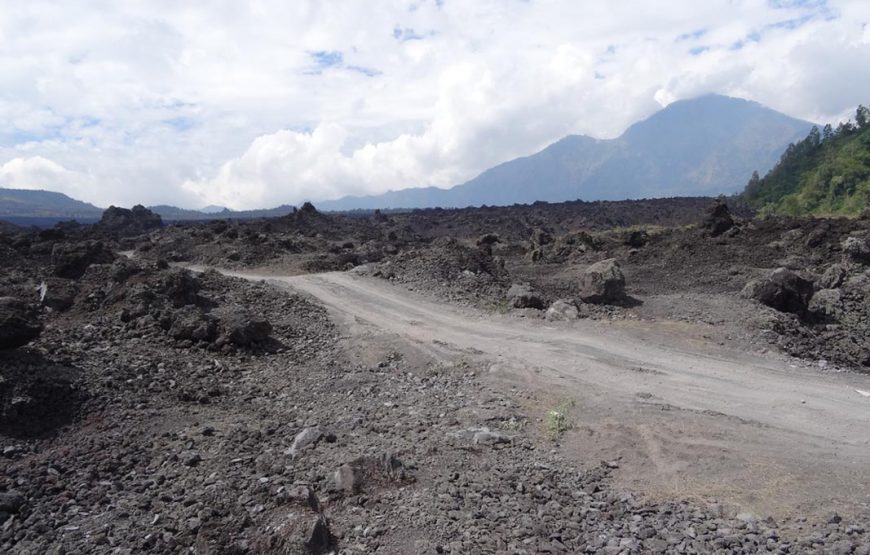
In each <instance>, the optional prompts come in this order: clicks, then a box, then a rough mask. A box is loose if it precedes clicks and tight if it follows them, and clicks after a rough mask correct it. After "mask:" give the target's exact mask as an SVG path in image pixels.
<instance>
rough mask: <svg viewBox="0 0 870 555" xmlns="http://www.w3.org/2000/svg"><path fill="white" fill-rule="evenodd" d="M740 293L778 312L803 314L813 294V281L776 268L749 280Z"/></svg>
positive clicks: (784, 269)
mask: <svg viewBox="0 0 870 555" xmlns="http://www.w3.org/2000/svg"><path fill="white" fill-rule="evenodd" d="M742 295H743V296H745V297H748V298H752V299H755V300H756V301H758V302H760V303H762V304H764V305H767V306H769V307H771V308H773V309H776V310H778V311H780V312H790V313H792V314H797V315H798V316H804V315H805V314H806V312H807V307H808V305H809V302H810V299H811V298H812V296H813V283H812V282H811V281H809V280H806V279H804V278H802V277H800V276H799V275H797V274H796V273H794V272H792V271H791V270H787V269H786V268H777V269H776V270H774V271H773V272H771V273H770V275H768V276H767V277H766V278H764V279H761V280H757V281H751V282H749V283H748V284H747V285H746V287H744V288H743V292H742Z"/></svg>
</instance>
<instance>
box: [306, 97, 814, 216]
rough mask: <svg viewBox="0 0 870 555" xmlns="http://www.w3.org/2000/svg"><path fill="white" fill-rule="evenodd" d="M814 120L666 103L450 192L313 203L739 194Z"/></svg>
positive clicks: (448, 203) (758, 108)
mask: <svg viewBox="0 0 870 555" xmlns="http://www.w3.org/2000/svg"><path fill="white" fill-rule="evenodd" d="M812 125H813V124H812V123H810V122H806V121H802V120H798V119H795V118H792V117H789V116H786V115H784V114H781V113H779V112H776V111H775V110H772V109H770V108H767V107H765V106H763V105H761V104H759V103H757V102H754V101H751V100H745V99H741V98H732V97H728V96H724V95H721V94H707V95H703V96H699V97H696V98H690V99H683V100H678V101H675V102H672V103H671V104H669V105H668V106H667V107H665V108H663V109H662V110H659V111H658V112H656V113H654V114H652V115H651V116H649V117H648V118H646V119H643V120H641V121H638V122H637V123H635V124H633V125H631V126H630V127H629V128H628V129H626V131H625V132H624V133H623V134H622V135H621V136H620V137H618V138H616V139H610V140H608V139H593V138H591V137H587V136H584V135H568V136H566V137H563V138H562V139H560V140H558V141H556V142H554V143H553V144H551V145H549V146H548V147H546V148H544V149H543V150H541V151H540V152H538V153H535V154H532V155H529V156H524V157H522V158H517V159H515V160H510V161H508V162H503V163H501V164H498V165H496V166H494V167H493V168H490V169H488V170H486V171H484V172H483V173H481V174H480V175H479V176H477V177H475V178H474V179H472V180H470V181H468V182H466V183H464V184H462V185H458V186H456V187H453V188H452V189H436V188H432V187H427V188H419V189H417V188H415V189H405V190H401V191H394V192H390V193H386V194H384V195H379V196H374V197H356V198H351V197H348V198H345V199H340V200H338V201H329V202H321V203H319V205H320V207H321V208H322V209H325V210H348V209H354V208H364V209H373V208H417V207H432V206H442V207H460V206H478V205H482V204H487V205H498V204H501V205H506V204H514V203H523V204H529V203H532V202H534V201H536V200H544V201H551V202H558V201H566V200H576V199H581V200H621V199H627V198H652V197H668V196H699V195H704V196H716V195H719V194H731V193H735V192H738V191H739V190H740V189H741V187H742V186H743V185H744V184H745V183H746V181H747V180H748V179H749V177H750V176H751V175H752V172H753V171H754V170H759V171H766V170H767V169H769V168H771V167H773V165H774V164H775V163H776V161H777V159H778V158H779V156H780V154H781V153H782V152H783V151H784V150H785V148H786V146H788V144H789V143H791V142H794V141H796V140H799V139H801V138H803V137H804V136H805V135H806V134H807V132H808V131H809V129H810V128H811V127H812Z"/></svg>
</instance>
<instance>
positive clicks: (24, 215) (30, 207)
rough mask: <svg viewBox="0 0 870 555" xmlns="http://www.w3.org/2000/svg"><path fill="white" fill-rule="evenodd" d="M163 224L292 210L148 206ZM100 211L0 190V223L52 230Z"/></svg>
mask: <svg viewBox="0 0 870 555" xmlns="http://www.w3.org/2000/svg"><path fill="white" fill-rule="evenodd" d="M148 208H149V209H150V210H151V211H152V212H154V213H155V214H158V215H159V216H160V217H161V218H162V219H163V221H164V222H178V221H194V220H217V219H238V220H246V219H255V218H271V217H276V216H286V215H287V214H289V213H290V212H292V211H293V207H292V206H288V205H281V206H278V207H276V208H267V209H262V210H245V211H240V212H235V211H232V210H227V209H226V208H223V207H206V209H210V210H209V211H206V209H203V210H201V211H200V210H187V209H185V208H177V207H175V206H167V205H160V206H149V207H148ZM103 210H104V209H103V208H98V207H96V206H94V205H93V204H88V203H86V202H82V201H80V200H75V199H73V198H70V197H68V196H67V195H65V194H63V193H55V192H52V191H39V190H31V189H3V188H0V220H2V221H6V222H11V223H13V224H17V225H21V226H31V225H35V226H37V227H51V226H53V225H54V224H56V223H57V222H61V221H66V220H76V221H78V222H79V223H94V222H96V221H99V219H100V218H101V217H102V215H103Z"/></svg>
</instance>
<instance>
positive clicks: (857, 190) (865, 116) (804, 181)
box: [742, 106, 870, 215]
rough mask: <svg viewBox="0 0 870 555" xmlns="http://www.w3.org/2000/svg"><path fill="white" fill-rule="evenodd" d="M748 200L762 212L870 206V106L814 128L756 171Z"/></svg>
mask: <svg viewBox="0 0 870 555" xmlns="http://www.w3.org/2000/svg"><path fill="white" fill-rule="evenodd" d="M742 196H743V199H744V200H745V201H746V202H747V203H749V204H750V205H752V206H754V207H756V208H759V209H761V211H762V212H763V213H775V214H785V215H808V214H813V215H855V214H859V213H860V212H862V211H863V210H864V209H865V208H867V207H868V206H870V108H866V107H864V106H859V107H858V110H857V112H856V114H855V121H854V122H852V121H849V122H846V123H841V124H840V125H839V126H838V127H837V128H836V129H834V128H832V127H831V126H830V125H826V126H825V127H824V128H823V129H822V130H821V131H819V129H818V128H817V127H814V128H813V129H812V130H811V131H810V134H809V135H807V137H806V138H805V139H804V140H802V141H799V142H797V143H795V144H792V145H789V147H788V148H787V149H786V151H785V153H784V154H783V155H782V158H781V159H780V161H779V163H778V164H777V165H776V166H775V167H774V168H773V169H772V170H770V172H768V174H767V175H765V176H764V177H759V175H758V173H757V172H756V173H754V174H753V175H752V178H751V179H750V180H749V183H748V184H747V186H746V190H745V191H744V192H743V195H742Z"/></svg>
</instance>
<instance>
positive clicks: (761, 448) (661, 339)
mask: <svg viewBox="0 0 870 555" xmlns="http://www.w3.org/2000/svg"><path fill="white" fill-rule="evenodd" d="M194 269H196V268H194ZM225 273H227V274H229V275H236V276H240V277H245V278H248V279H265V280H268V281H270V282H273V283H275V284H276V285H279V286H283V287H288V286H289V287H290V288H292V289H294V290H297V291H301V292H304V293H307V294H309V295H311V296H313V297H316V298H317V299H319V301H320V302H321V303H323V304H324V305H326V306H327V307H328V308H329V309H330V311H331V312H332V314H333V315H334V317H336V318H337V319H339V320H343V321H344V322H345V323H346V324H347V325H348V326H351V327H352V326H353V324H354V323H357V324H359V323H363V324H364V325H366V326H368V327H370V328H374V329H378V330H381V331H382V332H386V333H390V334H394V335H397V336H399V337H402V338H404V339H405V340H407V341H409V342H412V343H414V344H416V345H417V346H419V347H420V348H422V349H424V350H428V351H430V352H438V351H441V352H442V354H443V355H444V356H450V354H451V353H453V355H454V356H455V355H456V354H457V353H459V354H463V355H464V356H473V357H475V358H477V359H479V360H482V361H485V362H486V361H488V362H489V363H491V364H492V366H493V367H494V368H501V369H506V370H505V372H506V373H507V374H509V375H511V376H512V378H513V379H514V381H516V379H517V378H518V377H519V379H520V380H525V382H526V383H528V384H533V385H534V386H536V387H541V388H543V389H547V388H549V389H550V390H551V391H554V392H558V393H560V394H570V395H574V396H576V397H577V398H581V399H584V398H585V399H587V400H588V401H589V402H588V403H587V404H588V406H589V407H590V408H589V409H588V410H587V413H586V414H585V415H584V416H583V417H584V418H587V419H588V420H589V422H590V427H596V426H597V428H596V429H597V430H599V431H601V430H605V432H602V433H614V434H617V433H618V431H619V430H620V429H622V428H625V426H624V425H623V424H625V423H629V424H626V426H628V425H630V426H631V427H632V431H631V433H630V434H628V435H626V436H625V437H624V438H622V440H621V441H622V442H623V443H625V442H628V443H632V444H633V443H644V445H645V447H644V448H645V449H646V451H647V454H646V455H645V458H644V459H643V460H644V461H647V462H650V461H651V462H652V463H653V465H656V464H658V465H660V466H661V468H660V469H659V470H660V472H659V473H660V474H662V475H666V478H667V480H670V481H675V480H684V481H685V480H688V479H689V478H687V477H686V476H683V474H687V473H688V474H690V473H691V470H692V469H693V468H701V469H702V470H699V471H698V475H699V476H700V477H701V478H703V479H707V478H709V480H707V481H706V482H704V480H701V481H702V482H704V483H701V484H699V486H698V487H699V491H704V492H706V491H708V490H709V488H711V487H712V486H711V483H712V482H710V480H713V479H718V480H719V481H720V482H728V484H729V487H731V485H734V487H735V488H736V489H742V491H741V492H740V494H739V495H735V496H734V499H735V500H736V501H737V502H740V503H744V502H749V504H750V505H752V503H751V501H752V500H753V499H756V497H757V494H758V490H761V489H764V488H767V487H769V488H770V492H769V493H768V494H767V495H768V496H769V497H770V498H771V499H768V500H764V499H762V500H758V501H757V503H756V506H761V507H762V509H764V510H769V511H771V512H773V511H774V510H775V509H776V508H780V505H783V504H785V505H788V504H789V503H790V504H791V506H796V505H804V506H812V505H813V503H816V504H817V503H818V502H819V496H824V497H828V498H829V499H828V501H829V502H830V503H843V504H844V505H843V506H844V507H845V505H851V506H864V507H867V506H870V485H868V484H870V397H866V396H864V395H862V393H861V392H862V391H863V392H867V391H870V376H867V375H860V374H850V373H821V372H819V371H817V370H814V369H805V368H796V367H794V366H792V365H789V364H788V363H787V362H785V361H783V360H778V359H776V358H774V357H769V358H765V357H761V356H757V355H751V354H747V353H740V352H734V351H731V352H729V351H727V350H724V349H722V348H720V347H719V346H718V345H715V344H714V343H712V342H711V343H710V344H709V345H698V344H697V342H695V341H688V340H685V339H683V340H681V338H680V337H679V336H675V335H674V334H671V335H667V334H662V333H659V332H657V331H656V329H655V328H654V327H650V325H649V324H646V325H640V324H638V325H625V326H621V325H608V324H607V322H600V321H583V320H581V321H576V322H570V323H566V324H550V323H547V322H545V321H542V320H537V319H524V318H514V317H510V316H506V315H497V314H495V315H494V314H487V313H482V312H479V311H474V310H470V309H463V308H459V307H455V306H452V305H449V304H446V303H438V302H434V301H433V300H431V299H427V298H425V297H424V296H422V295H420V294H418V293H415V292H412V291H408V290H407V289H405V288H403V287H401V286H396V285H393V284H391V283H389V282H386V281H383V280H378V279H373V278H367V277H363V276H359V275H355V274H353V273H339V272H336V273H325V274H311V275H300V276H276V275H255V274H251V273H235V272H225ZM652 326H655V325H654V324H653V325H652ZM649 400H652V401H649ZM650 404H653V405H654V406H656V407H658V409H657V410H656V411H655V412H652V411H650V410H647V409H646V408H645V407H646V406H648V405H650ZM663 410H667V411H668V412H667V414H669V415H671V416H667V417H663V416H660V415H661V414H664V413H663V412H662V411H663ZM602 413H606V417H605V416H601V414H602ZM692 415H695V416H692ZM596 419H597V422H596V423H595V424H594V425H593V424H592V422H593V421H596ZM590 429H591V428H590ZM590 433H591V432H590ZM632 447H633V446H632ZM625 452H627V451H626V449H624V448H623V449H622V450H620V451H619V453H620V454H622V453H625ZM698 457H700V459H698V460H695V459H696V458H698ZM705 457H706V458H707V459H709V460H708V461H707V462H706V463H705V462H704V461H703V460H701V459H704V458H705ZM653 459H659V460H658V461H657V460H653ZM647 462H638V464H637V466H638V472H639V473H642V471H645V470H644V469H643V467H644V466H645V465H646V464H647ZM762 466H763V467H764V468H766V469H767V470H766V471H765V472H766V473H767V474H768V475H767V476H764V475H762V474H764V473H765V472H761V471H759V470H758V468H761V467H762ZM744 467H745V468H744ZM749 468H754V469H755V470H753V471H752V472H750V471H749V470H748V469H749ZM753 473H754V474H753ZM647 478H648V477H645V478H643V480H647ZM639 480H640V479H639ZM774 481H776V482H777V483H779V485H771V484H772V483H773V482H774ZM780 482H781V483H780ZM681 487H682V486H681ZM705 488H706V489H705ZM796 489H798V490H801V491H796ZM748 490H752V492H751V493H752V494H751V495H750V494H746V492H747V491H748ZM723 491H724V490H723ZM679 493H680V494H683V493H685V492H684V491H682V490H681V491H680V492H679ZM774 498H776V500H778V501H779V502H780V504H779V505H777V504H776V503H774ZM765 503H767V504H765Z"/></svg>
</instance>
